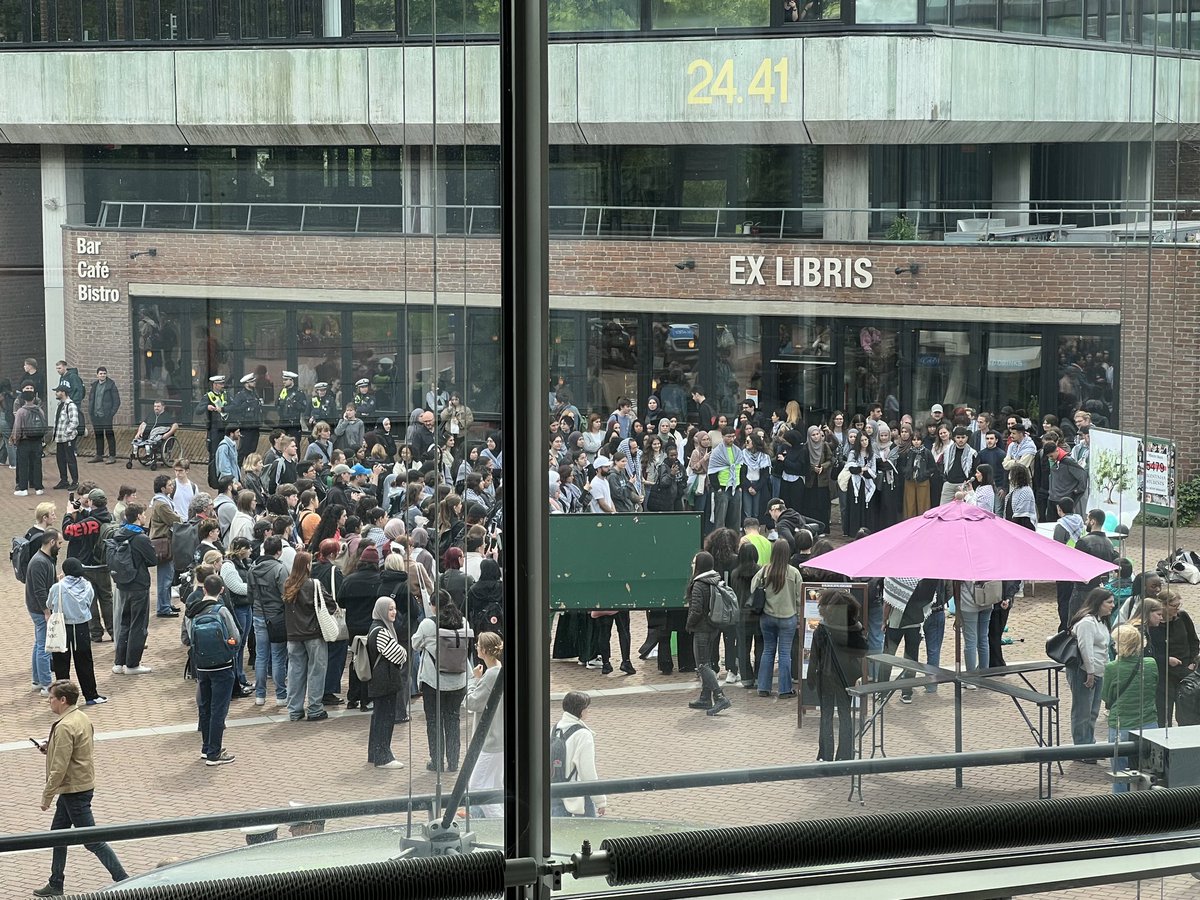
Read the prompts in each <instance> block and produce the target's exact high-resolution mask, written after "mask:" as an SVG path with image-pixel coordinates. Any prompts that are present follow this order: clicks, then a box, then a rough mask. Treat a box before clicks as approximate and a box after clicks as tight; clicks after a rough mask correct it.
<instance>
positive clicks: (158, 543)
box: [150, 535, 172, 564]
mask: <svg viewBox="0 0 1200 900" xmlns="http://www.w3.org/2000/svg"><path fill="white" fill-rule="evenodd" d="M150 543H151V544H152V545H153V546H154V556H155V558H156V559H157V560H158V561H159V563H160V564H161V563H165V562H170V561H171V559H172V556H171V537H170V535H167V536H166V537H156V538H150Z"/></svg>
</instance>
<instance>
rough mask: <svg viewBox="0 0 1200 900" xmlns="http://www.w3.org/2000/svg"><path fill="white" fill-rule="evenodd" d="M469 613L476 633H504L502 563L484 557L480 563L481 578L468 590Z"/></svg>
mask: <svg viewBox="0 0 1200 900" xmlns="http://www.w3.org/2000/svg"><path fill="white" fill-rule="evenodd" d="M467 613H468V617H469V621H470V623H471V628H472V629H473V630H474V632H475V633H476V634H483V632H485V631H494V632H496V634H499V635H501V636H503V634H504V585H503V583H502V582H501V581H500V564H499V563H498V562H496V561H495V560H494V559H488V558H484V560H483V561H482V562H480V564H479V580H478V581H477V582H475V583H474V584H473V585H471V588H470V590H468V591H467Z"/></svg>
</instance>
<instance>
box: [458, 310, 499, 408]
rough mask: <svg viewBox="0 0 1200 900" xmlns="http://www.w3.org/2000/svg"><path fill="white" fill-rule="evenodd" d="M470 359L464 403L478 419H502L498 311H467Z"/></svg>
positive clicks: (465, 367) (467, 361)
mask: <svg viewBox="0 0 1200 900" xmlns="http://www.w3.org/2000/svg"><path fill="white" fill-rule="evenodd" d="M468 323H469V325H468V328H467V334H468V338H467V358H466V362H465V365H464V371H466V372H469V373H470V377H469V378H468V379H467V392H466V395H465V396H464V397H463V402H464V403H466V404H467V406H469V407H470V408H471V410H472V412H474V413H475V416H476V417H477V418H478V417H479V416H481V415H486V416H488V417H490V418H493V419H498V418H499V413H500V400H501V393H502V388H503V386H502V384H501V380H500V379H501V365H500V364H501V360H500V312H499V310H490V309H489V310H475V311H471V312H469V313H468Z"/></svg>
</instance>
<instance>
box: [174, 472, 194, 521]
mask: <svg viewBox="0 0 1200 900" xmlns="http://www.w3.org/2000/svg"><path fill="white" fill-rule="evenodd" d="M195 496H196V482H194V481H186V482H184V481H176V482H175V496H173V497H172V498H171V505H172V506H174V507H175V514H176V515H178V516H179V518H181V519H183V521H185V522H186V521H187V518H188V507H189V506H190V505H191V503H192V498H193V497H195Z"/></svg>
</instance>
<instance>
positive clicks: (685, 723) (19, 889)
mask: <svg viewBox="0 0 1200 900" xmlns="http://www.w3.org/2000/svg"><path fill="white" fill-rule="evenodd" d="M47 463H48V467H49V468H52V465H53V463H52V460H47ZM82 469H83V470H84V472H82V473H81V475H82V476H83V477H85V478H91V479H94V480H97V481H99V483H100V484H101V486H102V487H103V488H104V489H105V490H106V491H107V492H108V494H109V496H110V497H112V498H114V499H115V496H116V489H117V487H118V485H119V484H121V483H126V482H127V483H130V484H134V485H136V486H137V487H138V489H139V494H140V495H141V496H143V497H146V498H149V496H150V495H151V493H152V492H151V490H150V483H151V480H152V474H151V473H150V472H149V471H146V470H141V469H138V470H135V471H133V472H127V471H126V470H125V469H124V467H123V466H121V467H117V466H104V465H99V466H97V465H90V464H84V465H83V466H82ZM193 471H194V472H196V474H197V475H199V476H201V477H203V469H202V467H198V468H194V469H193ZM51 498H53V499H55V500H56V501H57V502H58V506H59V512H60V514H61V513H62V511H63V510H64V508H65V506H66V500H67V496H66V492H65V491H50V492H48V493H47V497H46V498H35V497H13V496H12V494H11V490H10V489H8V488H7V486H6V489H5V490H4V491H3V492H2V495H0V522H2V523H3V531H4V533H6V534H9V535H13V534H19V533H23V532H24V530H25V529H26V528H27V527H28V525H29V524H30V523H31V522H32V513H33V508H34V506H35V502H36V501H37V500H40V499H51ZM1166 542H1167V534H1166V532H1165V531H1153V532H1150V533H1149V535H1148V538H1147V543H1148V551H1147V560H1148V561H1149V563H1150V565H1151V566H1152V565H1153V561H1154V560H1157V559H1159V558H1161V557H1162V556H1163V555H1164V552H1165V547H1166ZM1140 544H1141V535H1140V532H1139V533H1135V536H1134V538H1133V539H1132V540H1131V542H1130V546H1129V548H1128V549H1127V552H1128V555H1129V556H1130V557H1131V558H1133V559H1134V560H1135V564H1136V563H1137V562H1138V560H1139V557H1140V554H1141V546H1140ZM1181 544H1182V545H1183V546H1186V547H1189V548H1191V547H1200V530H1192V531H1186V532H1184V533H1183V535H1182V537H1181ZM22 590H23V589H22V586H21V585H20V584H18V583H17V582H16V581H15V580H14V579H13V578H12V577H11V574H10V575H9V576H8V577H6V578H4V579H3V580H2V582H0V599H2V601H3V602H2V605H0V626H2V627H0V649H2V652H0V659H2V660H3V664H2V665H0V770H2V771H3V772H4V783H5V786H6V788H5V798H6V802H5V803H4V804H2V805H0V831H3V832H6V833H14V832H16V833H20V832H29V831H34V830H41V829H44V828H46V827H48V826H49V823H50V817H51V813H49V812H47V813H42V812H41V811H40V810H39V799H40V792H41V786H42V782H43V758H42V756H41V755H40V754H38V753H37V751H36V750H35V749H34V748H33V747H32V746H30V744H29V742H28V737H29V736H35V737H42V738H44V737H45V735H46V733H47V730H48V729H49V727H50V724H51V722H52V721H53V719H54V717H53V714H52V713H51V711H50V708H49V706H48V705H47V703H46V701H45V700H44V699H42V698H40V697H38V696H37V694H36V692H31V691H30V678H29V654H30V643H31V638H32V628H31V625H30V622H29V619H28V615H27V613H26V612H25V608H24V603H23V594H22ZM1183 594H1184V599H1185V608H1189V609H1192V610H1193V611H1194V610H1195V609H1198V608H1200V590H1198V589H1196V588H1191V587H1189V586H1184V588H1183ZM1055 616H1056V613H1055V611H1054V593H1053V586H1051V585H1041V586H1039V589H1038V590H1037V591H1036V592H1035V593H1034V594H1033V596H1029V597H1026V598H1025V599H1024V600H1023V601H1021V602H1020V603H1019V605H1018V606H1017V608H1016V610H1015V612H1014V614H1013V617H1012V619H1011V620H1010V635H1011V636H1012V637H1013V638H1014V639H1015V641H1016V643H1014V644H1013V645H1012V646H1011V648H1009V650H1008V651H1006V654H1007V656H1008V661H1009V662H1010V663H1011V662H1018V661H1023V660H1032V659H1038V658H1041V657H1042V656H1044V653H1043V642H1044V640H1045V637H1046V635H1047V634H1048V633H1050V631H1052V630H1053V623H1054V620H1055ZM633 621H634V646H635V647H636V646H637V643H638V641H639V640H640V636H641V635H642V634H643V633H644V630H645V620H644V616H643V614H641V613H635V614H634V616H633ZM93 649H94V652H95V655H96V672H97V677H98V680H99V683H100V691H101V693H102V694H106V695H107V696H108V697H109V700H110V702H109V703H108V704H107V705H103V706H97V707H89V708H88V709H87V713H88V715H89V716H90V717H91V719H92V721H93V722H94V723H95V726H96V731H97V735H98V742H97V745H96V772H97V788H96V799H95V804H94V810H95V814H96V818H97V821H98V822H100V823H105V824H115V823H120V822H136V821H140V820H145V819H153V818H176V817H187V816H196V815H204V814H211V813H216V812H221V811H242V810H253V809H256V808H263V807H276V806H284V805H286V804H287V803H288V802H289V801H307V802H313V803H321V802H336V801H347V800H356V799H362V800H366V799H372V798H379V797H386V796H395V795H404V794H408V793H410V792H411V793H414V794H417V793H428V792H431V791H432V790H433V789H434V787H435V783H434V776H433V775H432V774H431V773H430V772H428V771H426V769H425V761H426V759H427V754H426V750H425V730H424V718H423V714H422V712H421V709H420V705H419V703H418V704H417V705H416V706H415V708H414V710H413V718H412V722H411V724H408V725H401V726H398V727H397V729H396V735H395V741H394V748H395V751H396V753H397V756H398V757H399V758H400V759H401V760H403V761H404V762H405V765H406V768H405V769H404V770H397V771H395V772H393V771H388V772H383V771H378V770H375V769H374V768H372V767H371V766H369V765H368V764H367V761H366V752H367V750H366V745H367V725H368V721H369V718H370V716H369V714H363V713H359V712H334V713H332V714H331V718H330V719H329V720H328V721H325V722H320V723H308V722H300V723H295V724H292V723H289V722H288V721H287V717H286V715H279V714H277V713H276V711H275V709H274V707H273V706H271V705H268V706H267V707H262V708H258V707H255V706H254V705H253V701H251V700H240V701H235V702H234V705H233V707H232V708H231V710H230V716H229V724H230V726H231V727H230V731H229V733H228V736H227V739H226V744H227V746H228V748H229V749H230V750H231V751H232V752H233V753H235V754H236V756H237V761H236V763H235V764H233V765H231V766H225V767H220V768H215V769H210V768H206V767H205V766H204V765H203V764H202V763H200V762H199V761H198V759H197V756H198V751H199V746H200V742H199V737H198V735H197V734H196V731H195V721H196V718H195V702H194V694H193V685H192V683H191V682H186V681H184V679H183V677H182V671H183V664H184V655H185V654H184V650H183V648H182V647H181V646H180V642H179V621H178V620H162V619H155V618H151V623H150V639H149V647H148V650H147V654H146V664H148V665H150V666H152V667H153V669H154V672H153V674H150V675H143V676H117V675H112V674H111V673H110V671H109V669H110V665H111V650H112V645H111V644H108V643H105V644H103V645H101V646H99V647H94V648H93ZM615 650H616V648H615V647H614V651H615ZM953 659H954V642H953V634H952V631H951V629H950V628H949V627H948V628H947V639H946V646H945V647H944V648H943V656H942V660H943V664H944V665H952V664H953ZM635 665H637V666H638V673H637V674H636V675H633V676H624V675H621V674H619V673H617V674H614V675H611V676H602V675H601V674H600V673H599V672H598V671H593V670H588V669H585V668H583V667H581V666H579V665H577V664H575V663H574V662H561V661H560V662H554V663H552V665H551V678H552V690H553V691H554V692H555V694H556V696H559V695H561V693H562V692H565V691H567V690H572V689H578V690H586V691H589V692H591V693H592V694H593V697H594V702H593V705H592V708H591V711H590V712H589V721H590V722H591V724H592V726H593V727H594V729H595V731H596V733H597V744H598V766H599V770H600V773H601V775H602V776H603V777H625V776H646V775H654V774H660V773H671V772H690V771H703V770H711V769H715V768H723V767H727V768H742V767H750V768H753V767H755V766H771V765H781V764H792V763H801V762H808V761H811V760H813V759H815V757H816V741H817V731H816V727H815V725H816V723H815V721H810V720H806V722H805V725H804V727H803V728H800V729H798V728H797V727H796V708H795V704H794V701H792V702H782V701H779V700H776V699H773V698H772V699H769V700H765V699H760V698H759V697H758V696H757V695H756V694H755V692H746V691H742V690H740V689H736V688H735V689H732V690H731V696H732V699H733V701H734V706H733V708H732V709H731V710H730V711H729V712H728V713H725V714H723V715H721V716H719V717H717V718H708V717H706V716H704V715H703V714H702V713H698V712H695V711H692V710H689V709H688V708H687V700H689V699H692V696H693V693H692V692H693V691H694V690H696V686H695V685H694V684H693V682H692V680H691V679H692V677H693V676H691V675H688V674H678V673H677V674H676V675H674V676H663V675H660V674H659V673H658V671H657V669H656V667H655V664H654V662H653V661H652V660H651V661H649V662H645V663H642V662H638V661H636V660H635ZM1038 678H1039V679H1041V678H1043V676H1040V675H1039V676H1038ZM1062 689H1063V692H1064V694H1065V693H1066V684H1065V679H1064V683H1063V685H1062ZM953 696H954V692H953V689H952V688H950V687H946V686H943V687H942V689H941V690H940V692H939V693H937V694H935V695H931V694H926V693H924V692H921V691H918V693H917V694H916V697H915V702H914V703H913V704H912V705H911V706H905V707H902V706H900V705H899V704H892V705H891V706H889V708H888V711H887V747H886V750H887V754H888V755H889V756H907V755H916V754H922V753H941V752H947V751H951V750H952V749H953V746H954V736H953V734H954V732H953ZM1068 705H1069V700H1068V701H1065V703H1064V711H1063V726H1062V730H1063V732H1064V733H1067V732H1069V727H1068V722H1067V719H1068V710H1067V708H1066V707H1067V706H1068ZM555 709H556V710H557V709H558V706H557V704H555ZM1035 715H1036V714H1035ZM963 717H964V732H965V745H966V748H967V749H969V750H980V749H987V748H997V747H1019V746H1028V745H1030V744H1031V743H1032V738H1031V736H1030V733H1029V731H1028V729H1027V728H1026V726H1025V724H1024V722H1023V721H1022V719H1021V718H1020V716H1019V714H1018V712H1017V710H1016V709H1015V708H1014V705H1013V703H1012V702H1011V701H1010V700H1008V699H1007V698H1005V697H1001V696H999V695H996V694H992V693H989V692H986V691H978V692H973V693H965V694H964V710H963ZM1035 721H1036V718H1035ZM1104 728H1105V725H1104V717H1103V714H1102V715H1101V721H1100V729H1101V733H1100V738H1101V739H1103V738H1104V731H1103V729H1104ZM1037 775H1038V773H1037V769H1036V767H1034V766H1032V765H1028V766H1017V767H1006V768H1003V769H986V770H974V771H972V770H968V771H967V772H966V773H965V784H964V788H963V789H962V790H961V791H959V790H955V788H954V774H953V772H950V771H938V772H930V773H917V774H906V775H894V776H874V777H869V778H867V779H866V780H865V783H864V787H863V793H864V801H865V802H864V804H863V805H860V804H859V803H858V802H857V801H854V802H849V801H848V799H847V795H848V787H849V784H848V780H847V779H845V778H836V779H827V780H819V781H807V782H793V783H782V784H768V785H757V786H737V787H729V788H706V789H703V790H689V791H672V792H664V793H658V794H632V795H625V796H617V797H612V798H611V799H610V806H609V811H610V816H612V817H616V818H622V819H665V820H672V821H683V822H688V823H695V824H698V825H719V824H745V823H753V822H765V821H787V820H793V819H798V818H806V817H819V816H836V815H856V814H861V813H864V812H865V813H875V812H885V811H890V810H900V809H913V808H921V807H933V806H943V805H957V804H965V803H984V802H992V801H1001V800H1026V799H1032V798H1035V797H1036V796H1037V784H1038V777H1037ZM1107 790H1108V781H1107V778H1106V775H1105V769H1104V768H1103V767H1101V766H1094V765H1087V764H1083V763H1071V764H1066V765H1065V766H1064V773H1063V774H1062V775H1056V776H1055V781H1054V791H1055V795H1056V796H1061V797H1070V796H1082V795H1088V794H1096V793H1101V792H1105V791H1107ZM378 822H379V820H370V821H368V822H366V823H364V822H363V821H361V820H354V821H349V820H347V821H339V822H331V823H329V827H330V828H348V827H356V826H359V825H362V824H378ZM243 842H244V838H243V836H242V835H241V834H240V833H237V832H218V833H206V834H201V835H196V836H185V837H171V838H162V839H155V840H145V841H136V842H131V843H124V844H120V845H117V847H116V850H117V852H118V855H119V856H120V857H121V859H122V861H123V863H124V864H125V866H126V868H127V869H128V870H129V871H130V873H131V874H137V873H141V872H144V871H147V870H148V869H151V868H153V867H155V866H156V865H158V864H160V863H162V862H164V861H167V860H176V859H186V858H191V857H194V856H198V855H202V854H205V853H209V852H212V851H215V850H221V849H229V848H233V847H237V846H239V845H241V844H242V843H243ZM49 862H50V854H49V852H48V851H39V852H31V853H26V854H18V855H14V856H11V857H6V858H5V859H4V860H3V866H2V868H3V871H4V874H5V877H4V878H3V879H0V900H16V898H25V897H28V896H29V891H30V890H31V889H32V888H34V887H37V886H39V885H41V884H44V883H45V881H46V876H47V874H48V871H49ZM329 863H330V864H331V865H335V864H337V863H338V860H336V859H330V860H329ZM219 874H220V873H219V872H213V876H214V877H217V876H219ZM104 876H105V873H104V870H103V869H102V867H101V866H100V865H99V863H98V862H97V860H96V859H95V857H93V856H92V855H91V854H89V853H87V852H86V851H84V850H83V849H82V848H79V849H72V850H71V851H70V855H69V859H68V865H67V885H66V886H67V890H68V891H83V890H88V889H94V888H98V887H101V886H103V884H104ZM601 886H602V882H599V881H598V882H597V884H596V887H597V889H599V888H600V887H601ZM1147 888H1149V889H1150V890H1152V891H1153V892H1154V893H1155V895H1158V894H1159V890H1160V885H1159V883H1158V882H1155V883H1154V884H1153V885H1152V886H1147V885H1144V886H1143V890H1145V889H1147ZM1162 889H1163V892H1162V896H1164V897H1173V898H1174V897H1178V898H1185V897H1187V898H1191V897H1194V896H1196V894H1197V890H1198V888H1197V882H1196V881H1195V880H1193V879H1191V878H1190V877H1183V876H1181V877H1176V878H1171V879H1167V880H1166V881H1165V882H1164V883H1163V885H1162ZM1055 896H1075V897H1079V898H1083V897H1088V898H1093V897H1094V898H1126V897H1129V898H1132V897H1134V896H1136V890H1135V887H1134V886H1132V885H1120V886H1112V887H1107V888H1100V889H1089V890H1087V891H1077V892H1072V893H1070V894H1066V893H1064V894H1059V895H1055Z"/></svg>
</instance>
